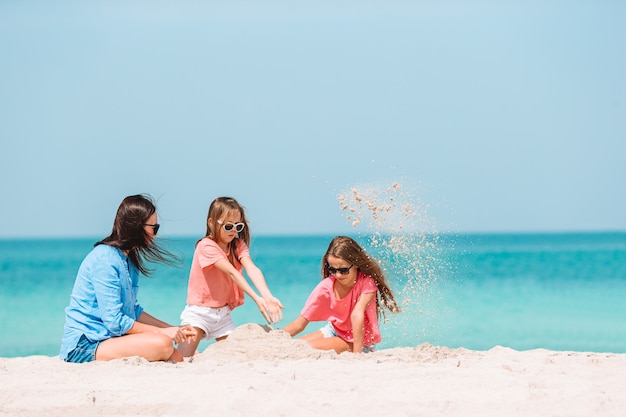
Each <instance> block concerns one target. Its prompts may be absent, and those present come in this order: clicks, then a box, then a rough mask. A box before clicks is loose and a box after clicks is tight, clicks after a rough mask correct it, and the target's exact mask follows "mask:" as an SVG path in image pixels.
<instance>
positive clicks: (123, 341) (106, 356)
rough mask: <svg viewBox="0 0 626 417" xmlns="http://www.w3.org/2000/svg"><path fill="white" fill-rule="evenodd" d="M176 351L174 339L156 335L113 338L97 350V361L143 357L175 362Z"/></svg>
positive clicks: (130, 335)
mask: <svg viewBox="0 0 626 417" xmlns="http://www.w3.org/2000/svg"><path fill="white" fill-rule="evenodd" d="M175 351H176V349H174V345H173V344H172V339H170V338H169V337H167V336H165V335H162V334H156V333H138V334H129V335H126V336H120V337H113V338H111V339H107V340H105V341H103V342H102V343H100V345H99V346H98V349H96V360H98V361H108V360H111V359H118V358H126V357H129V356H141V357H142V358H145V359H147V360H149V361H167V360H175V358H176V354H175Z"/></svg>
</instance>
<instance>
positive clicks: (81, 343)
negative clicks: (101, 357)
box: [65, 335, 100, 363]
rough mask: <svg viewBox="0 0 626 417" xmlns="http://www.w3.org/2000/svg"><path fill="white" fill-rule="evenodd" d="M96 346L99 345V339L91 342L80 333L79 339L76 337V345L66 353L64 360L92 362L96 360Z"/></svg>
mask: <svg viewBox="0 0 626 417" xmlns="http://www.w3.org/2000/svg"><path fill="white" fill-rule="evenodd" d="M98 346H100V341H98V342H92V341H91V340H89V339H87V336H85V335H82V336H81V337H80V339H78V344H76V347H75V348H74V349H73V350H72V351H71V352H70V353H68V354H67V358H65V362H73V363H83V362H93V361H95V360H96V349H98Z"/></svg>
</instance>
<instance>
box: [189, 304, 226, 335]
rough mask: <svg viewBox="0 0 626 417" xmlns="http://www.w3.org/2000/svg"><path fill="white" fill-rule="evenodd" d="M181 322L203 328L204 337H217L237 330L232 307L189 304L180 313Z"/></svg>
mask: <svg viewBox="0 0 626 417" xmlns="http://www.w3.org/2000/svg"><path fill="white" fill-rule="evenodd" d="M180 321H181V324H183V325H185V324H190V325H192V326H193V327H197V328H199V329H202V331H203V332H204V339H217V338H219V337H223V336H228V335H229V334H231V333H232V332H233V330H235V323H233V319H232V317H231V315H230V307H228V306H224V307H219V308H213V307H204V306H194V305H187V306H185V309H184V310H183V312H182V313H180Z"/></svg>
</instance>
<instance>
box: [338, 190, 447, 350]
mask: <svg viewBox="0 0 626 417" xmlns="http://www.w3.org/2000/svg"><path fill="white" fill-rule="evenodd" d="M337 199H338V201H339V204H340V208H341V211H342V212H345V213H347V214H346V219H347V220H348V221H349V222H350V223H351V225H352V227H354V228H355V229H357V230H359V229H360V232H358V235H359V237H360V238H361V239H362V240H365V241H366V242H367V244H366V246H367V248H368V250H369V251H370V253H371V254H372V255H373V256H374V257H375V258H376V259H378V260H379V261H380V264H381V268H382V269H383V271H384V273H385V276H386V277H387V279H388V280H389V282H390V285H391V286H392V289H393V290H394V293H395V294H396V298H397V300H398V304H399V306H400V308H401V309H402V312H401V313H400V314H398V315H387V317H386V320H385V323H384V324H383V326H384V327H387V328H388V330H391V331H386V332H385V333H387V335H386V337H385V339H387V342H390V341H391V344H392V345H394V346H397V345H398V341H397V340H395V339H400V340H402V341H404V342H405V343H409V344H410V343H414V342H415V340H414V338H417V339H422V338H423V336H424V334H427V333H429V332H428V331H427V330H426V327H429V326H432V322H431V320H429V317H428V316H429V311H430V309H425V308H424V306H425V305H426V304H431V303H432V302H433V297H435V293H436V291H435V287H436V281H437V280H438V279H439V277H441V276H442V275H443V274H441V273H440V272H441V271H442V268H443V267H444V262H443V261H442V256H441V249H440V245H439V243H440V236H439V233H438V231H437V230H436V228H435V227H434V225H433V223H432V221H431V219H430V217H429V216H428V209H429V208H430V205H428V204H426V205H424V204H421V203H420V201H419V200H418V199H417V198H416V197H415V196H414V195H412V194H411V193H408V192H406V191H404V190H403V187H402V186H401V185H400V184H399V183H398V182H393V183H392V184H391V185H390V186H388V185H386V186H385V185H383V186H381V185H372V184H367V185H358V186H353V187H351V188H350V190H349V191H345V192H342V193H341V194H340V195H339V196H338V198H337ZM421 341H422V342H424V340H421ZM394 342H395V343H394ZM385 344H389V343H385Z"/></svg>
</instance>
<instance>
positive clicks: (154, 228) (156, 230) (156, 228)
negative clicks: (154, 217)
mask: <svg viewBox="0 0 626 417" xmlns="http://www.w3.org/2000/svg"><path fill="white" fill-rule="evenodd" d="M144 226H150V227H152V234H153V235H155V236H156V234H157V233H159V227H161V225H160V224H158V223H155V224H149V223H145V224H144Z"/></svg>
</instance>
